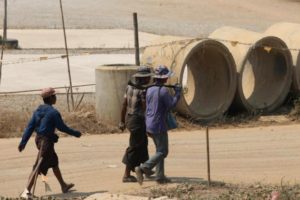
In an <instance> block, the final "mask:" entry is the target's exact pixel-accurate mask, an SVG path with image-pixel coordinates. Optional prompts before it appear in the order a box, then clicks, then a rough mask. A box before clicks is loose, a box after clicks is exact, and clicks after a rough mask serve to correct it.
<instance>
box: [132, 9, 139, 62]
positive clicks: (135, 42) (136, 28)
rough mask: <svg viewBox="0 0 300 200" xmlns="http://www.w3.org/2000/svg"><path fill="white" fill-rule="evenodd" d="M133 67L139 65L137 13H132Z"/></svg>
mask: <svg viewBox="0 0 300 200" xmlns="http://www.w3.org/2000/svg"><path fill="white" fill-rule="evenodd" d="M133 26H134V47H135V65H137V66H139V65H140V47H139V27H138V19H137V13H133Z"/></svg>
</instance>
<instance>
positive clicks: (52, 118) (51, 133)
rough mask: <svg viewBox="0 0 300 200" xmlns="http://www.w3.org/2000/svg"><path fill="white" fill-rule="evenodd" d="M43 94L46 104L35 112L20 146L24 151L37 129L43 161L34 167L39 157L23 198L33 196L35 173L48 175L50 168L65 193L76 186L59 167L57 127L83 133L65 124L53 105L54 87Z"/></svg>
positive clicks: (36, 138) (22, 195)
mask: <svg viewBox="0 0 300 200" xmlns="http://www.w3.org/2000/svg"><path fill="white" fill-rule="evenodd" d="M41 96H42V98H43V101H44V104H43V105H40V106H39V107H38V108H37V110H36V111H35V112H34V113H33V115H32V118H31V120H30V121H29V123H28V125H27V128H26V129H25V131H24V133H23V137H22V140H21V142H20V144H19V146H18V150H19V152H22V151H23V150H24V149H25V146H26V144H27V142H28V140H29V139H30V137H31V135H32V133H33V132H34V131H35V132H36V137H35V143H36V146H37V148H38V149H39V154H40V156H41V157H42V162H41V163H40V166H39V168H38V170H37V171H35V170H34V169H35V168H36V166H37V165H38V160H39V158H37V160H36V163H35V165H34V167H33V171H32V173H31V175H30V177H29V180H28V185H27V187H26V188H25V190H24V192H23V193H22V194H21V197H23V198H31V193H30V191H31V188H32V186H33V183H34V177H35V173H38V174H43V175H46V174H47V172H48V169H49V168H52V169H53V172H54V175H55V176H56V178H57V180H58V181H59V183H60V186H61V189H62V192H63V193H66V192H68V191H69V190H70V189H71V188H72V187H74V184H72V183H70V184H67V183H66V182H65V181H64V179H63V177H62V174H61V171H60V169H59V164H58V157H57V154H56V152H55V149H54V143H56V142H57V141H58V136H57V135H56V134H55V129H58V130H60V131H61V132H65V133H67V134H69V135H72V136H75V137H78V138H79V137H80V136H81V133H80V132H79V131H76V130H73V129H71V128H69V127H68V126H67V125H65V123H64V121H63V120H62V117H61V115H60V113H59V112H58V111H57V110H56V109H55V108H54V107H53V106H52V105H54V104H55V103H56V94H55V90H54V89H53V88H45V89H43V90H42V92H41Z"/></svg>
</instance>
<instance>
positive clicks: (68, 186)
mask: <svg viewBox="0 0 300 200" xmlns="http://www.w3.org/2000/svg"><path fill="white" fill-rule="evenodd" d="M74 186H75V185H74V184H73V183H70V184H66V186H65V187H63V188H61V190H62V192H63V193H67V192H69V191H70V189H71V188H72V187H74Z"/></svg>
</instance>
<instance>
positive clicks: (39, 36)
mask: <svg viewBox="0 0 300 200" xmlns="http://www.w3.org/2000/svg"><path fill="white" fill-rule="evenodd" d="M0 33H2V30H0ZM7 34H8V35H9V38H15V39H18V41H19V46H20V47H21V48H22V49H36V48H38V49H52V48H65V43H64V35H63V30H62V29H60V30H58V29H56V30H53V29H52V30H51V29H35V30H33V29H9V30H8V31H7ZM66 34H67V40H68V47H69V48H71V49H72V48H134V33H133V31H132V30H125V29H101V30H100V29H67V30H66ZM0 35H1V34H0ZM159 37H160V36H159V35H154V34H150V33H143V32H139V44H140V47H143V46H146V45H149V44H150V43H151V41H153V40H156V39H157V38H159Z"/></svg>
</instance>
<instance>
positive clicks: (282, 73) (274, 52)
mask: <svg viewBox="0 0 300 200" xmlns="http://www.w3.org/2000/svg"><path fill="white" fill-rule="evenodd" d="M209 37H210V38H214V39H216V40H221V41H222V43H224V44H225V45H226V46H227V47H228V49H229V50H230V52H231V53H232V55H233V57H234V60H235V62H236V66H237V72H238V82H237V93H236V98H235V104H234V105H233V106H235V107H236V108H240V107H243V108H246V109H247V110H248V111H250V112H263V113H268V112H271V111H273V110H274V109H276V108H277V107H278V106H280V105H281V104H282V103H283V101H284V100H285V98H286V96H287V94H288V92H289V89H290V85H291V79H292V58H291V54H290V52H289V51H288V50H287V46H286V44H285V43H284V42H283V41H282V40H281V39H280V38H277V37H264V36H263V35H262V34H259V33H255V32H251V31H247V30H243V29H238V28H233V27H222V28H220V29H217V30H216V31H215V32H213V33H212V34H211V35H210V36H209ZM235 41H240V42H242V44H241V43H238V42H235ZM249 44H251V45H249Z"/></svg>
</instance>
